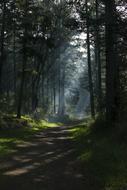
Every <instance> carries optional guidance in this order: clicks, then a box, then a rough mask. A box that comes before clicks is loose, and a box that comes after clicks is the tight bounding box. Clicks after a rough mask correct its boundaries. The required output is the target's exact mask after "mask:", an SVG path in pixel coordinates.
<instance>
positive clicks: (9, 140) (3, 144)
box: [0, 116, 60, 158]
mask: <svg viewBox="0 0 127 190" xmlns="http://www.w3.org/2000/svg"><path fill="white" fill-rule="evenodd" d="M59 125H60V123H48V122H47V121H45V120H38V121H36V120H33V119H31V118H30V117H28V116H23V117H22V118H21V119H17V118H16V117H14V116H3V117H2V118H1V119H0V158H3V157H5V156H8V155H10V154H11V153H14V152H15V151H16V146H17V145H18V144H21V143H23V142H26V141H32V138H33V135H35V134H36V133H38V132H39V131H42V130H43V129H46V128H49V127H56V126H59Z"/></svg>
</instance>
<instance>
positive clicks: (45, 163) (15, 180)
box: [0, 126, 84, 190]
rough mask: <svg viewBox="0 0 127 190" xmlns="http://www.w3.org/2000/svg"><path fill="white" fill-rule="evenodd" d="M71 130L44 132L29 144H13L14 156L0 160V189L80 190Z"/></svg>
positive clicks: (57, 128) (80, 175) (62, 129)
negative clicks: (14, 145)
mask: <svg viewBox="0 0 127 190" xmlns="http://www.w3.org/2000/svg"><path fill="white" fill-rule="evenodd" d="M71 128H72V127H69V126H68V127H67V126H66V127H64V126H63V127H54V128H50V129H45V130H43V132H42V131H41V132H38V133H37V134H35V135H34V136H33V139H31V141H24V142H23V143H21V144H17V146H16V147H15V150H16V151H17V153H16V154H14V155H13V154H11V155H10V156H9V157H8V158H7V159H5V160H2V159H1V167H0V169H1V181H0V186H1V187H2V190H8V189H10V187H12V186H13V188H14V189H17V188H18V190H26V189H31V190H33V189H34V190H35V189H37V190H39V189H40V190H43V189H44V190H57V189H60V190H65V189H67V188H69V189H71V190H73V189H75V190H77V189H79V190H84V180H83V174H82V173H81V172H80V168H78V167H76V162H77V160H76V157H75V148H74V142H73V138H72V137H71V136H70V132H69V129H71ZM6 181H7V183H6Z"/></svg>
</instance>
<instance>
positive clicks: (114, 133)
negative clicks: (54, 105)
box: [71, 119, 127, 190]
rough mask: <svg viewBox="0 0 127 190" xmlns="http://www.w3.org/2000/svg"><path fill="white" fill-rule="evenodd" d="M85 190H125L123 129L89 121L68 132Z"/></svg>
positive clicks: (126, 161) (126, 150) (126, 156)
mask: <svg viewBox="0 0 127 190" xmlns="http://www.w3.org/2000/svg"><path fill="white" fill-rule="evenodd" d="M71 134H72V136H73V138H74V140H75V142H76V152H77V160H78V161H79V162H80V163H81V165H82V172H83V173H84V176H85V183H86V188H87V189H89V190H93V189H94V190H124V189H127V141H126V138H125V136H126V137H127V129H126V128H125V126H122V125H120V124H119V125H118V124H117V125H114V126H113V125H112V126H107V125H106V123H105V122H104V120H103V119H101V120H100V119H97V120H96V121H94V120H91V119H89V120H88V121H87V122H86V123H84V124H81V125H77V126H76V127H75V128H74V129H72V130H71Z"/></svg>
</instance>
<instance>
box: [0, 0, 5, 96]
mask: <svg viewBox="0 0 127 190" xmlns="http://www.w3.org/2000/svg"><path fill="white" fill-rule="evenodd" d="M5 15H6V1H4V2H3V13H2V28H1V36H0V38H1V44H0V54H1V55H0V95H1V93H2V72H3V62H4V31H5Z"/></svg>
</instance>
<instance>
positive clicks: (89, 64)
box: [86, 0, 95, 117]
mask: <svg viewBox="0 0 127 190" xmlns="http://www.w3.org/2000/svg"><path fill="white" fill-rule="evenodd" d="M88 14H89V13H88V1H87V0H86V27H87V61H88V77H89V91H90V106H91V116H92V117H95V109H94V93H93V81H92V69H91V53H90V30H89V15H88Z"/></svg>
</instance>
